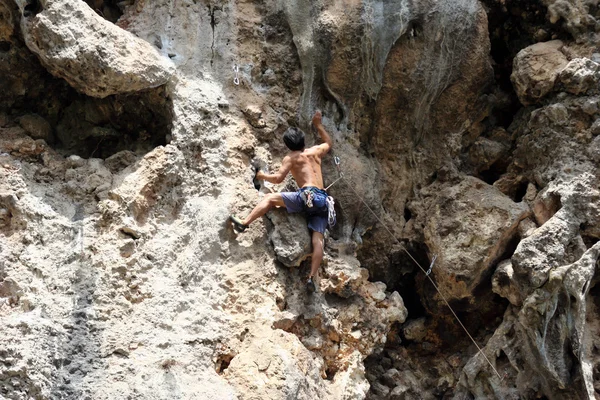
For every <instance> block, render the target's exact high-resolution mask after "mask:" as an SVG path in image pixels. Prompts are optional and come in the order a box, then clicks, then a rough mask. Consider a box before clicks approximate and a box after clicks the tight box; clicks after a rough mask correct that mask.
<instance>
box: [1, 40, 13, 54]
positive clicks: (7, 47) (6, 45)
mask: <svg viewBox="0 0 600 400" xmlns="http://www.w3.org/2000/svg"><path fill="white" fill-rule="evenodd" d="M11 47H12V46H11V44H10V42H7V41H4V40H2V41H0V52H2V53H8V52H9V51H10V49H11Z"/></svg>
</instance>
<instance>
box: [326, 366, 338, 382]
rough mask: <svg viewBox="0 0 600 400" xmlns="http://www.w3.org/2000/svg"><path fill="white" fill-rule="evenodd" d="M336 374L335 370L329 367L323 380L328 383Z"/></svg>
mask: <svg viewBox="0 0 600 400" xmlns="http://www.w3.org/2000/svg"><path fill="white" fill-rule="evenodd" d="M336 373H337V371H336V370H334V369H333V368H331V367H328V368H327V369H325V379H327V380H328V381H333V378H335V374H336Z"/></svg>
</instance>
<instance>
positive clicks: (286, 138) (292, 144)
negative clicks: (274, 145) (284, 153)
mask: <svg viewBox="0 0 600 400" xmlns="http://www.w3.org/2000/svg"><path fill="white" fill-rule="evenodd" d="M283 142H284V143H285V145H286V146H287V147H288V149H290V150H292V151H296V150H304V132H302V131H301V130H300V129H298V128H292V127H290V128H288V129H287V131H285V133H284V134H283Z"/></svg>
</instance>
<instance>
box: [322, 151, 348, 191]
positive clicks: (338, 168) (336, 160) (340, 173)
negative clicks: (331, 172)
mask: <svg viewBox="0 0 600 400" xmlns="http://www.w3.org/2000/svg"><path fill="white" fill-rule="evenodd" d="M333 162H334V163H335V166H336V168H337V170H338V174H339V175H340V176H339V177H338V178H337V179H336V180H335V181H333V182H332V183H331V185H329V186H327V187H326V188H325V191H328V190H329V188H330V187H332V186H333V185H335V183H336V182H337V181H339V180H340V179H342V177H343V176H344V174H343V173H342V171H340V158H339V157H338V156H333Z"/></svg>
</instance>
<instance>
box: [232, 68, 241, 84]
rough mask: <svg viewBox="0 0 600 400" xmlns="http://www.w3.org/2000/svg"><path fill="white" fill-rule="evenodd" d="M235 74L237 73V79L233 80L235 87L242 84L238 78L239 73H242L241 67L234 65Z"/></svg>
mask: <svg viewBox="0 0 600 400" xmlns="http://www.w3.org/2000/svg"><path fill="white" fill-rule="evenodd" d="M233 72H235V77H234V78H233V83H234V84H235V85H239V84H240V78H239V76H238V73H239V72H240V67H239V66H238V65H237V64H234V65H233Z"/></svg>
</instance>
